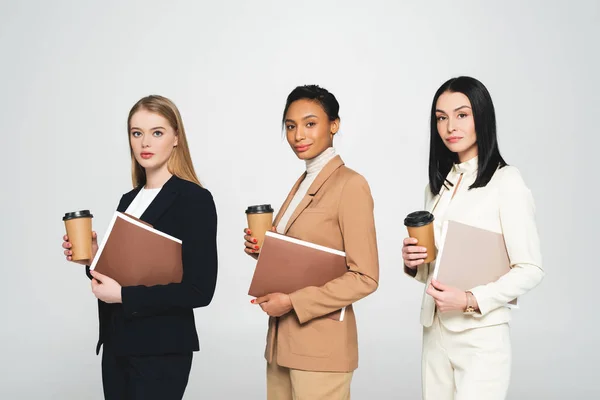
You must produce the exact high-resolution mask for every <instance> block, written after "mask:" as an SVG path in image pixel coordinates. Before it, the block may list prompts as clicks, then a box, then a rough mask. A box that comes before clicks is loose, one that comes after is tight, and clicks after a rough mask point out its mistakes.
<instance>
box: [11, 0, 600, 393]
mask: <svg viewBox="0 0 600 400" xmlns="http://www.w3.org/2000/svg"><path fill="white" fill-rule="evenodd" d="M599 10H600V7H599V5H598V2H595V1H587V2H586V1H570V2H564V1H529V2H516V1H503V2H499V1H498V2H479V1H470V2H469V1H452V2H438V3H437V4H435V3H433V2H398V1H388V2H384V1H375V0H371V1H367V2H365V1H349V0H346V1H340V2H330V1H324V0H322V1H315V2H309V1H296V2H289V1H272V2H265V1H241V0H237V1H212V2H206V1H204V2H200V1H197V2H192V1H189V2H183V1H147V0H146V1H138V2H133V1H129V2H123V1H121V2H118V1H95V2H92V1H52V2H45V1H6V0H3V1H2V2H1V3H0V57H1V62H0V117H1V118H0V125H1V126H2V135H1V139H0V140H1V142H0V143H1V144H2V146H1V148H0V160H1V162H2V178H3V179H2V185H1V190H2V196H0V199H1V200H0V201H1V202H2V203H1V207H0V209H1V210H2V223H1V226H2V240H1V241H0V246H2V247H1V249H0V250H1V251H0V257H1V261H0V266H1V268H2V275H1V280H0V296H1V302H0V304H1V310H2V318H1V319H0V330H1V331H0V335H1V336H0V346H2V347H1V351H0V368H1V373H0V398H2V399H101V398H102V389H101V378H100V376H101V375H100V357H97V356H96V355H95V353H94V347H95V343H96V339H97V324H98V323H97V309H96V301H95V298H94V297H93V295H92V294H91V291H90V283H89V280H88V279H87V278H86V276H85V274H84V272H83V269H82V267H81V266H79V265H76V264H69V263H67V262H66V261H65V260H64V257H63V255H62V251H61V248H60V244H61V236H62V235H63V233H64V226H63V224H62V221H61V217H62V215H63V213H65V212H67V211H72V210H78V209H84V208H85V209H90V210H92V212H93V214H94V216H95V218H94V228H95V229H96V230H98V232H99V234H101V235H102V234H103V232H104V230H105V228H106V225H107V224H108V221H109V219H110V217H111V215H112V213H113V211H114V209H115V208H116V206H117V203H118V200H119V198H120V196H121V194H122V193H124V192H127V191H129V190H130V188H131V183H130V174H129V171H130V164H129V153H128V145H127V133H126V118H127V113H128V111H129V109H130V107H131V106H132V105H133V104H134V103H135V102H136V101H137V100H138V99H139V98H141V97H143V96H145V95H148V94H161V95H164V96H167V97H169V98H171V99H173V100H174V101H175V103H176V104H177V105H178V106H179V108H180V109H181V112H182V115H183V118H184V122H185V127H186V129H187V132H188V135H189V142H190V147H191V150H192V156H193V160H194V164H195V167H196V170H197V172H198V174H199V176H200V178H201V180H202V181H203V183H204V184H205V186H206V187H207V188H208V189H209V190H210V191H211V192H212V194H213V195H214V198H215V201H216V204H217V209H218V215H219V237H218V240H219V263H220V264H219V266H220V269H219V279H218V287H217V291H216V294H215V297H214V301H213V302H212V304H211V305H210V306H209V307H207V308H205V309H199V310H197V311H196V317H197V325H198V330H199V335H200V341H201V347H202V350H201V352H200V353H196V354H195V357H194V364H193V369H192V372H191V376H190V383H189V386H188V391H187V394H186V398H188V399H195V398H202V399H238V398H240V399H241V398H243V399H247V400H250V399H264V398H265V362H264V359H263V349H264V343H265V333H266V322H267V319H266V316H265V315H263V314H262V313H261V312H260V310H258V309H257V307H256V306H253V305H251V304H250V303H249V300H250V297H248V296H247V295H246V293H247V288H248V283H249V281H250V279H251V275H252V268H253V262H252V260H251V259H250V258H249V257H247V256H245V255H244V253H243V251H242V248H243V243H242V242H243V239H242V229H243V228H244V227H245V215H244V213H243V211H244V209H245V207H246V206H247V205H249V204H256V203H263V202H268V203H272V204H273V206H275V207H276V208H278V207H279V206H280V204H281V202H282V201H283V199H284V198H285V196H286V195H287V193H288V191H289V189H290V188H291V186H292V184H293V183H294V181H295V179H296V178H297V177H298V176H299V174H300V173H301V172H302V171H303V168H304V166H303V164H302V162H300V161H298V160H297V159H296V158H295V156H294V155H293V153H292V151H291V150H290V149H289V148H288V146H287V144H286V142H285V141H284V140H283V138H282V133H281V125H280V121H281V112H282V110H283V106H284V103H285V98H286V96H287V94H288V93H289V92H290V91H291V90H292V89H293V88H294V87H295V86H297V85H302V84H312V83H317V84H320V85H322V86H324V87H325V88H327V89H329V90H330V91H332V92H333V93H334V94H335V95H336V96H337V98H338V100H339V102H340V104H341V108H340V115H341V120H342V125H341V132H340V134H339V135H338V137H337V139H336V143H335V145H336V148H337V150H338V152H339V153H340V154H341V155H342V157H343V159H344V160H345V162H346V164H347V165H348V166H349V167H351V168H353V169H355V170H357V171H359V172H360V173H361V174H363V175H364V176H365V177H366V178H367V180H368V181H369V183H370V185H371V189H372V192H373V196H374V199H375V207H376V223H377V232H378V238H379V248H380V256H381V257H380V262H381V282H380V287H379V289H378V291H377V292H376V293H375V294H374V295H372V296H371V297H369V298H367V299H365V300H363V301H361V302H359V303H358V304H357V305H356V312H357V315H358V324H359V344H360V367H359V369H358V370H357V371H356V373H355V376H354V380H353V386H352V387H353V399H359V400H360V399H384V400H385V399H418V398H420V391H421V390H420V347H421V327H420V325H419V322H418V321H419V319H418V314H419V308H420V301H421V294H422V289H423V288H422V285H421V284H419V283H417V282H415V281H413V280H410V279H408V278H407V277H405V276H404V275H403V273H402V268H401V265H402V262H401V255H400V243H401V239H402V238H403V237H404V236H405V235H406V233H405V228H404V227H403V225H402V218H403V217H404V215H405V214H407V213H408V212H410V211H413V210H415V209H419V208H421V207H422V201H423V189H424V187H425V184H426V180H427V175H426V171H427V156H428V140H429V139H428V135H429V133H428V129H429V109H430V106H431V104H430V102H431V99H432V97H433V94H434V92H435V90H436V89H437V88H438V87H439V86H440V85H441V84H442V83H443V82H444V81H446V80H447V79H448V78H450V77H453V76H457V75H461V74H465V75H472V76H474V77H477V78H478V79H480V80H481V81H482V82H483V83H484V84H485V85H486V86H487V87H488V89H489V90H490V92H491V94H492V98H493V100H494V103H495V106H496V111H497V117H498V130H499V141H500V146H501V150H502V153H503V155H504V157H505V158H506V160H507V161H508V162H509V163H510V164H512V165H515V166H517V167H518V168H519V169H520V170H521V172H522V174H523V176H524V178H525V180H526V182H527V184H528V185H529V187H530V188H531V190H532V191H533V194H534V197H535V200H536V204H537V211H538V212H537V218H538V224H539V225H538V226H539V230H540V235H541V240H542V250H543V255H544V262H545V263H544V268H545V270H546V272H547V276H546V279H545V280H544V281H543V282H542V284H541V285H540V286H539V287H538V288H537V289H536V290H534V291H533V292H531V293H530V294H528V295H526V296H524V297H523V298H522V299H521V310H519V311H517V312H514V317H513V321H512V323H511V327H512V338H513V351H514V366H513V377H512V383H511V388H510V391H509V399H567V398H570V399H593V398H598V396H599V395H600V390H599V386H598V381H597V378H598V372H597V360H598V358H599V357H600V352H599V349H598V340H597V337H598V334H597V330H598V328H597V326H598V325H597V322H596V321H597V307H596V298H597V296H596V295H595V293H597V290H596V289H597V283H596V282H597V281H598V279H599V278H600V275H599V273H598V268H599V265H598V262H597V257H596V256H595V254H596V252H595V250H596V248H595V247H594V245H595V244H596V243H597V242H596V240H592V235H594V231H592V226H596V225H597V224H598V222H599V221H598V213H597V201H598V200H597V199H598V196H597V183H598V174H597V170H596V171H591V169H592V168H594V167H595V166H596V164H597V162H592V160H595V159H596V157H597V149H598V148H599V146H598V144H599V143H598V142H599V141H598V117H597V115H598V110H597V107H598V101H597V99H598V90H599V88H600V85H599V84H600V78H598V75H597V73H598V71H600V62H599V56H598V48H599V46H598V40H599V39H600V23H599V21H600V18H599V17H600V11H599Z"/></svg>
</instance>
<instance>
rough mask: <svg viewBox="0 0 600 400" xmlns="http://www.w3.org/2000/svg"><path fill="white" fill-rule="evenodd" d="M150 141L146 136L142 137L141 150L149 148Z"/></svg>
mask: <svg viewBox="0 0 600 400" xmlns="http://www.w3.org/2000/svg"><path fill="white" fill-rule="evenodd" d="M151 140H152V139H151V138H150V136H148V135H142V148H144V147H149V146H150V141H151Z"/></svg>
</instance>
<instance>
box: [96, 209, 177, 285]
mask: <svg viewBox="0 0 600 400" xmlns="http://www.w3.org/2000/svg"><path fill="white" fill-rule="evenodd" d="M181 244H182V242H181V240H179V239H177V238H175V237H173V236H170V235H167V234H166V233H163V232H161V231H159V230H156V229H154V228H153V227H152V226H151V225H150V224H147V223H146V222H144V221H141V220H139V219H137V218H134V217H132V216H130V215H127V214H124V213H120V212H116V213H115V214H114V215H113V218H112V220H111V222H110V224H109V227H108V230H107V233H106V235H105V236H104V240H103V241H102V244H101V245H100V247H99V249H98V253H97V254H96V257H95V258H94V261H93V262H92V265H90V270H96V271H98V272H100V273H101V274H103V275H106V276H108V277H110V278H112V279H114V280H115V281H117V282H118V283H119V284H120V285H121V286H136V285H145V286H153V285H164V284H168V283H180V282H181V280H182V278H183V263H182V259H181Z"/></svg>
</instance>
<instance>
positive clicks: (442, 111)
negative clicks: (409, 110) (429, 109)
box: [435, 105, 471, 114]
mask: <svg viewBox="0 0 600 400" xmlns="http://www.w3.org/2000/svg"><path fill="white" fill-rule="evenodd" d="M463 108H468V109H469V110H470V109H471V107H469V106H466V105H465V106H460V107H458V108H455V109H454V111H458V110H461V109H463ZM435 112H441V113H444V114H446V111H444V110H440V109H439V108H436V110H435Z"/></svg>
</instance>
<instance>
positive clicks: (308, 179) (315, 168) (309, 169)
mask: <svg viewBox="0 0 600 400" xmlns="http://www.w3.org/2000/svg"><path fill="white" fill-rule="evenodd" d="M336 155H337V154H336V152H335V149H334V148H333V147H329V148H328V149H327V150H325V151H324V152H322V153H321V154H319V155H318V156H316V157H315V158H312V159H310V160H306V176H305V177H304V180H303V181H302V183H301V184H300V186H299V187H298V191H297V192H296V194H295V195H294V197H293V198H292V201H291V202H290V205H289V206H288V208H287V210H285V213H284V214H283V217H281V220H279V224H278V225H277V232H278V233H283V232H284V231H285V227H286V226H287V223H288V221H289V220H290V218H291V216H292V214H293V213H294V211H295V210H296V207H298V204H300V202H301V201H302V198H304V196H305V195H306V192H308V189H309V188H310V185H312V183H313V182H314V181H315V179H316V178H317V175H319V172H321V170H322V169H323V167H324V166H325V165H326V164H327V163H328V162H329V161H331V160H332V159H333V158H334V157H335V156H336Z"/></svg>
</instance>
